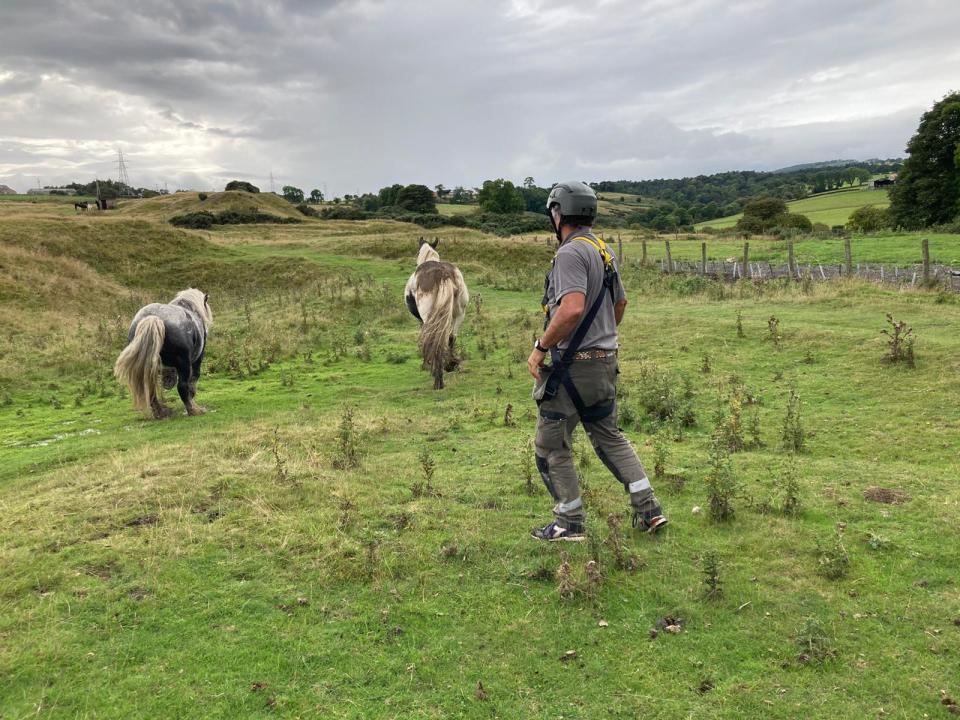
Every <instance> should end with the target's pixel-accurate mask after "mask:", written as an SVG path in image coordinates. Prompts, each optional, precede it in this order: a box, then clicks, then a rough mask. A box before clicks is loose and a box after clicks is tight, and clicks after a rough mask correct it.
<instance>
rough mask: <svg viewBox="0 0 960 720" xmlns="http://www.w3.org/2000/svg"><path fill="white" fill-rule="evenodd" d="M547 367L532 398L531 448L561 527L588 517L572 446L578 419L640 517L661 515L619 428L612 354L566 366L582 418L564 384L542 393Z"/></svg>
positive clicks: (651, 489) (547, 372) (614, 360)
mask: <svg viewBox="0 0 960 720" xmlns="http://www.w3.org/2000/svg"><path fill="white" fill-rule="evenodd" d="M551 372H552V370H551V368H550V367H545V368H542V369H541V372H540V380H539V381H538V382H537V383H536V386H535V388H534V398H536V399H538V403H539V413H538V417H537V437H536V441H535V450H536V459H537V469H538V470H539V471H540V476H541V477H542V478H543V483H544V485H546V487H547V491H548V492H549V493H550V495H551V497H553V499H554V501H555V502H556V505H554V508H553V514H554V516H555V517H556V522H557V524H558V525H560V527H564V528H571V527H573V528H576V527H577V526H582V524H583V522H584V519H585V518H586V514H585V512H584V507H583V499H582V498H581V497H580V480H579V478H578V476H577V470H576V467H575V465H574V460H573V445H572V440H573V431H574V430H575V429H576V427H577V425H579V424H580V423H581V422H582V423H583V428H584V431H585V432H586V433H587V437H588V438H590V443H591V444H592V445H593V449H594V451H595V452H596V453H597V457H599V458H600V461H601V462H602V463H603V464H604V465H605V466H606V467H607V469H608V470H609V471H610V472H611V473H612V474H613V476H614V477H615V478H616V479H617V480H618V481H619V482H620V483H621V484H622V485H623V487H624V489H625V490H626V491H627V493H628V494H629V495H630V504H631V506H632V507H633V509H634V511H636V512H638V513H640V515H641V516H642V517H643V518H644V519H649V518H650V517H653V516H654V515H659V514H660V513H661V510H660V503H659V502H658V501H657V498H656V495H654V492H653V487H651V485H650V479H649V478H648V477H647V473H646V472H645V471H644V469H643V465H642V464H641V462H640V458H639V457H637V453H636V451H635V450H634V449H633V446H632V445H631V444H630V441H629V440H627V438H626V437H624V434H623V431H622V430H621V429H620V428H619V427H617V407H616V392H617V374H618V373H619V369H618V367H617V358H616V356H615V355H609V356H607V357H605V358H599V359H593V360H577V361H574V362H573V363H572V364H571V365H570V368H569V370H568V372H569V376H570V379H571V380H572V381H573V386H574V387H575V388H576V390H577V392H578V393H579V394H580V397H581V399H582V401H583V405H584V407H585V408H587V412H585V415H587V417H585V418H581V417H580V414H579V413H578V411H577V408H576V406H575V405H574V404H573V401H572V400H571V399H570V396H569V394H568V393H567V389H566V388H565V387H564V386H563V384H562V383H561V384H560V386H559V388H558V390H557V393H556V395H555V396H554V397H552V398H543V397H542V394H543V387H544V385H545V383H546V381H547V379H548V378H549V376H550V373H551ZM605 407H609V408H610V412H609V413H607V414H605V415H604V416H603V417H599V418H597V419H594V418H596V415H597V414H603V410H599V411H598V409H599V408H605Z"/></svg>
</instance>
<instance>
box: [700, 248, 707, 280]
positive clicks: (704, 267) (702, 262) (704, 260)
mask: <svg viewBox="0 0 960 720" xmlns="http://www.w3.org/2000/svg"><path fill="white" fill-rule="evenodd" d="M700 267H701V269H702V270H703V274H704V275H706V274H707V243H706V242H702V243H700Z"/></svg>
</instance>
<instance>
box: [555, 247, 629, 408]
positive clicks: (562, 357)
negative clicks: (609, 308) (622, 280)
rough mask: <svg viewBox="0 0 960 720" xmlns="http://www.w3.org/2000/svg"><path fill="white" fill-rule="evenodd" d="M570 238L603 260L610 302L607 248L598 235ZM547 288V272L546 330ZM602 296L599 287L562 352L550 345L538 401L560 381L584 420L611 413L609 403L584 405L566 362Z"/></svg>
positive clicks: (612, 277) (612, 281) (611, 268)
mask: <svg viewBox="0 0 960 720" xmlns="http://www.w3.org/2000/svg"><path fill="white" fill-rule="evenodd" d="M574 240H581V241H583V242H585V243H588V244H590V245H592V246H593V247H594V248H596V249H597V251H598V252H599V253H600V258H601V259H602V260H603V287H604V288H606V290H607V291H608V292H609V294H610V302H611V303H613V302H614V299H615V296H614V292H615V288H616V286H617V268H616V265H614V262H613V255H611V254H610V251H609V250H607V246H606V245H605V244H604V242H603V240H601V239H600V238H596V237H593V236H588V235H576V236H575V237H572V238H570V240H569V241H568V242H573V241H574ZM554 263H556V258H554ZM549 291H550V273H547V276H546V278H545V279H544V282H543V301H542V306H543V313H544V315H545V316H546V317H545V318H544V321H543V327H544V329H546V327H547V325H549V324H550V315H549V313H550V307H549V304H548V303H549ZM606 295H607V293H606V292H604V291H603V290H601V291H600V293H599V294H598V295H597V299H596V300H594V301H593V305H591V306H590V309H589V310H587V314H586V315H584V316H583V319H582V320H581V321H580V325H579V326H577V330H576V332H574V334H573V337H571V338H570V342H569V344H568V345H567V349H566V350H564V351H563V353H562V354H561V353H560V350H558V349H557V348H556V347H552V348H550V363H551V364H550V368H551V371H550V377H549V378H547V382H546V384H545V386H544V389H543V397H542V398H541V399H540V401H539V403H542V402H543V401H544V400H549V399H551V398H553V397H556V394H557V390H559V388H560V385H561V384H562V385H563V387H564V388H566V390H567V394H568V395H569V396H570V400H571V401H572V402H573V405H574V407H576V409H577V413H578V414H579V415H580V418H581V419H582V420H585V421H586V422H596V421H597V420H602V419H603V418H605V417H606V416H607V415H609V414H610V413H611V412H613V403H612V402H610V403H608V404H606V405H594V406H592V407H587V406H586V405H585V404H584V402H583V398H582V397H581V396H580V393H579V392H578V391H577V388H576V386H575V385H574V384H573V380H572V379H571V378H570V372H569V370H570V365H571V363H573V358H574V356H575V355H576V353H577V351H578V350H579V349H580V344H581V343H582V342H583V339H584V338H585V337H586V336H587V332H588V331H589V330H590V326H591V325H593V321H594V319H595V318H596V317H597V313H598V312H599V311H600V306H601V305H602V304H603V298H604V297H605V296H606ZM539 403H538V404H539Z"/></svg>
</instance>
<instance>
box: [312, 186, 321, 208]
mask: <svg viewBox="0 0 960 720" xmlns="http://www.w3.org/2000/svg"><path fill="white" fill-rule="evenodd" d="M310 202H312V203H313V204H314V205H317V204H319V203H322V202H323V193H322V192H320V191H319V190H317V189H316V188H314V189H313V190H311V191H310Z"/></svg>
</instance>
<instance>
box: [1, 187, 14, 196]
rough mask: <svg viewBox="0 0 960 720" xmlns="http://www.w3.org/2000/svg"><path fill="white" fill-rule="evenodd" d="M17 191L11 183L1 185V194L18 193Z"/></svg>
mask: <svg viewBox="0 0 960 720" xmlns="http://www.w3.org/2000/svg"><path fill="white" fill-rule="evenodd" d="M16 194H17V191H16V190H14V189H13V188H12V187H10V186H9V185H0V195H16Z"/></svg>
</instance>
